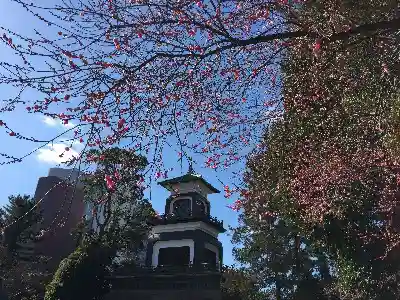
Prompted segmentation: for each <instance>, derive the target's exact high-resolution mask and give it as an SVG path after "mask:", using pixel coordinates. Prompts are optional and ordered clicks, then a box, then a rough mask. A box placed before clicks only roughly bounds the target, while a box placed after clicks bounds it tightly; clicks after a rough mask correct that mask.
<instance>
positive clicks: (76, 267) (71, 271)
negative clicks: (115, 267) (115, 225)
mask: <svg viewBox="0 0 400 300" xmlns="http://www.w3.org/2000/svg"><path fill="white" fill-rule="evenodd" d="M113 257H115V252H114V251H113V248H112V247H109V246H107V245H105V244H104V243H102V242H100V241H99V240H97V241H95V240H92V241H90V242H89V241H85V244H84V245H82V246H79V247H78V248H77V249H76V250H75V251H74V252H73V253H71V254H70V255H69V256H68V257H67V258H65V259H63V260H62V262H61V263H60V266H59V268H58V269H57V271H56V273H55V274H54V277H53V280H52V281H51V282H50V283H49V284H48V285H47V286H46V294H45V297H44V299H45V300H59V299H60V300H63V299H76V300H88V299H93V300H97V299H101V298H102V296H104V294H106V293H107V292H108V290H109V282H108V276H110V269H109V267H110V265H111V263H112V258H113Z"/></svg>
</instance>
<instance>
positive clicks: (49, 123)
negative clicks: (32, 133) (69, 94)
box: [42, 116, 75, 128]
mask: <svg viewBox="0 0 400 300" xmlns="http://www.w3.org/2000/svg"><path fill="white" fill-rule="evenodd" d="M42 121H43V123H45V124H46V125H47V126H50V127H56V126H61V127H65V128H72V127H74V126H75V124H74V123H72V122H68V124H64V123H63V122H62V121H61V120H58V119H54V118H52V117H49V116H45V117H43V118H42Z"/></svg>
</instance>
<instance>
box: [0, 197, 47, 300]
mask: <svg viewBox="0 0 400 300" xmlns="http://www.w3.org/2000/svg"><path fill="white" fill-rule="evenodd" d="M35 204H36V202H35V200H34V199H33V198H31V197H29V196H27V195H24V196H21V195H17V196H10V197H9V202H8V204H6V205H5V206H4V207H3V208H1V210H0V215H1V217H0V218H1V219H0V220H1V221H0V222H1V226H0V227H1V228H2V231H3V239H2V245H1V248H2V249H1V252H2V253H1V258H0V259H1V266H0V268H1V276H3V277H4V278H5V280H4V283H3V285H4V287H5V290H6V291H7V293H8V295H9V299H15V300H21V299H30V300H33V299H40V294H41V293H42V292H43V280H44V279H45V278H46V274H44V273H43V272H42V271H41V270H40V264H41V263H42V262H43V261H44V259H43V258H42V257H37V256H35V255H34V252H33V247H34V246H33V245H34V242H35V239H36V236H37V234H38V232H37V229H38V227H37V226H36V225H37V224H39V222H40V219H41V214H40V211H38V209H37V208H36V207H35Z"/></svg>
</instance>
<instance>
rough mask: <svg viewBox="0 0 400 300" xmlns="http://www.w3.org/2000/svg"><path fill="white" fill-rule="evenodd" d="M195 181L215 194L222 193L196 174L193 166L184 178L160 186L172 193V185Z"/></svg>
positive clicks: (160, 183)
mask: <svg viewBox="0 0 400 300" xmlns="http://www.w3.org/2000/svg"><path fill="white" fill-rule="evenodd" d="M194 181H200V182H202V183H203V184H204V185H205V186H206V187H207V188H209V189H210V191H211V192H213V193H220V191H219V190H218V189H217V188H215V187H214V186H212V185H211V183H209V182H207V180H205V179H204V178H203V177H202V176H201V175H199V174H194V172H193V168H192V167H191V166H190V167H189V172H188V173H187V174H185V175H183V176H179V177H175V178H171V179H167V180H164V181H161V182H159V183H158V184H159V185H161V186H162V187H164V188H166V189H167V190H169V191H171V190H172V185H174V184H177V183H185V182H194Z"/></svg>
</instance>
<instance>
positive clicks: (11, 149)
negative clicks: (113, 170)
mask: <svg viewBox="0 0 400 300" xmlns="http://www.w3.org/2000/svg"><path fill="white" fill-rule="evenodd" d="M0 26H1V27H5V28H10V29H12V30H13V31H15V32H17V33H20V34H22V35H31V34H33V29H34V28H36V29H38V30H40V31H41V32H42V33H45V32H46V31H49V30H51V29H49V28H47V27H46V26H44V25H43V24H42V23H39V22H38V21H37V20H36V19H35V18H33V17H32V16H31V15H29V14H28V13H26V12H25V11H24V10H23V9H22V8H21V7H20V6H19V5H16V4H15V3H12V2H11V1H9V0H3V1H0ZM0 34H1V35H2V34H3V32H2V30H1V29H0ZM0 57H1V59H0V61H8V62H13V61H15V59H16V58H15V56H13V55H11V54H10V52H9V49H7V48H6V47H5V46H4V45H3V44H0ZM15 93H16V91H15V90H14V89H13V88H11V87H10V86H5V85H0V95H1V98H0V99H6V98H8V97H11V96H13V95H14V96H15ZM27 93H29V97H32V98H33V97H35V92H34V91H27ZM0 120H2V121H3V122H6V123H7V125H8V126H10V127H11V128H12V129H13V130H14V131H15V132H19V133H21V134H23V135H24V136H34V137H35V138H43V139H46V138H51V137H54V136H55V135H57V134H59V133H61V132H63V130H65V129H66V128H65V127H63V125H61V124H60V123H58V122H56V121H54V120H52V119H49V118H43V117H42V116H40V115H37V114H28V113H27V112H26V111H21V109H20V108H19V109H18V110H16V111H14V112H11V113H6V114H3V113H2V114H0ZM0 141H1V142H0V153H7V154H11V155H13V156H16V157H20V156H23V155H25V154H27V153H29V152H30V151H32V150H34V149H35V148H36V147H37V146H39V145H37V144H34V143H32V142H28V141H21V140H17V139H16V138H14V137H10V136H9V135H8V132H7V131H6V130H5V129H4V127H0ZM65 146H66V145H64V144H63V143H61V142H58V143H55V144H53V146H52V147H44V148H42V149H40V150H39V151H37V152H35V154H33V155H30V156H28V157H27V158H26V159H24V160H23V162H21V163H15V164H10V165H0V205H3V204H5V203H6V201H7V197H8V196H9V195H12V194H30V195H33V194H34V191H35V188H36V184H37V181H38V178H39V177H41V176H46V175H47V172H48V170H49V168H50V167H53V166H56V165H57V164H58V162H59V157H58V154H59V153H60V151H62V150H63V149H64V147H65ZM73 148H75V149H73V150H71V151H70V152H69V154H70V155H72V154H74V151H75V150H76V151H79V150H80V146H79V145H76V146H74V147H73ZM165 157H166V158H168V159H171V157H172V158H173V159H172V160H169V161H168V162H166V165H167V166H168V168H173V170H172V171H170V172H169V177H172V176H180V175H181V174H182V173H186V171H187V164H184V165H183V167H182V169H181V165H180V164H179V163H177V157H176V154H175V153H172V152H171V153H169V152H168V150H166V152H165ZM0 161H4V159H2V158H0ZM195 170H196V171H197V172H198V173H200V174H202V175H203V176H204V177H205V178H206V179H207V180H208V181H209V182H210V183H211V184H213V185H214V186H215V187H217V188H218V189H220V190H223V185H222V184H221V182H220V181H222V182H224V183H230V179H229V176H231V172H224V171H219V172H215V171H214V170H211V169H205V168H202V167H201V166H199V165H195ZM150 191H151V193H150ZM150 195H151V197H150ZM168 195H169V193H168V192H167V191H166V190H164V189H163V188H162V187H160V186H158V185H157V184H155V182H153V184H152V185H151V189H148V190H147V191H146V196H147V197H148V198H151V201H152V203H153V206H154V208H155V209H156V210H157V211H160V212H162V211H163V209H164V203H165V199H166V198H167V197H168ZM209 199H210V202H211V213H212V215H213V216H216V217H218V218H219V219H222V220H223V221H224V224H225V227H226V228H227V227H228V225H230V226H235V225H236V224H237V223H236V222H237V216H238V214H237V213H236V212H233V211H232V210H231V209H229V208H227V207H226V206H227V205H228V204H230V203H231V202H232V199H231V200H227V199H225V197H224V194H223V192H222V193H221V194H215V195H211V196H210V198H209ZM220 240H221V242H222V243H223V245H224V263H225V264H232V263H233V258H232V254H231V252H232V245H231V242H230V237H229V234H228V233H227V234H224V235H222V236H221V237H220Z"/></svg>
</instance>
